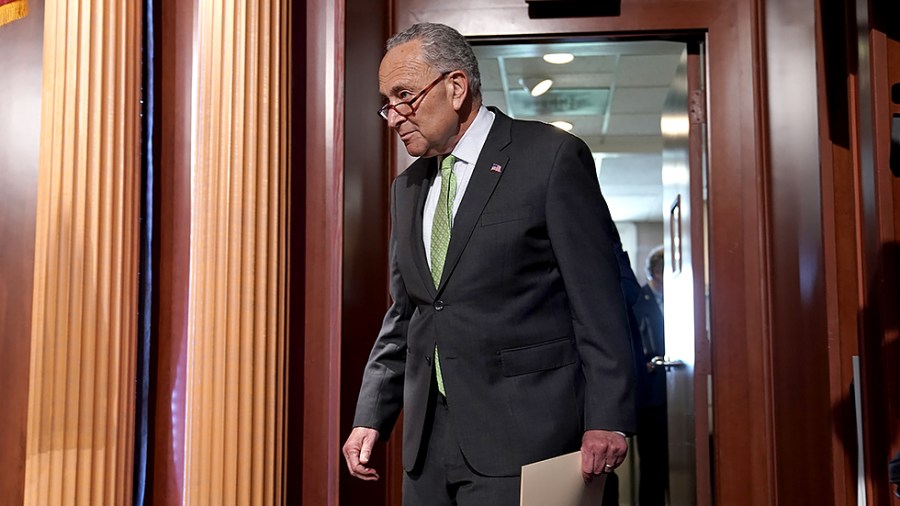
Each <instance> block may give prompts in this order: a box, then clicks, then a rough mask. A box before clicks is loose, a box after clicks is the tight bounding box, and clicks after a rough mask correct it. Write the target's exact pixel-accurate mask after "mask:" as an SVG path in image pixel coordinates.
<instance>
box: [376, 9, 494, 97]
mask: <svg viewBox="0 0 900 506" xmlns="http://www.w3.org/2000/svg"><path fill="white" fill-rule="evenodd" d="M414 40H417V41H419V42H420V43H421V44H422V57H423V59H424V60H425V63H426V64H428V65H429V66H430V67H432V68H434V69H435V70H437V71H438V72H441V73H445V72H452V71H454V70H462V71H463V72H465V73H466V77H468V78H469V91H471V92H472V96H473V97H474V98H476V99H480V98H481V74H480V73H479V72H478V59H477V58H475V52H474V51H472V46H470V45H469V43H468V41H466V38H465V37H463V36H462V34H460V33H459V32H458V31H456V30H454V29H453V28H451V27H449V26H447V25H441V24H437V23H418V24H415V25H412V26H411V27H409V28H407V29H406V30H403V31H402V32H400V33H398V34H397V35H394V36H393V37H391V38H390V39H388V41H387V45H386V48H385V51H390V50H391V49H393V48H395V47H397V46H399V45H401V44H405V43H407V42H412V41H414Z"/></svg>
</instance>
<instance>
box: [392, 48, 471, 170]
mask: <svg viewBox="0 0 900 506" xmlns="http://www.w3.org/2000/svg"><path fill="white" fill-rule="evenodd" d="M440 75H441V74H440V72H438V71H437V70H435V69H433V68H431V67H429V66H428V65H427V64H426V63H425V62H424V61H423V60H422V47H421V44H420V43H419V41H415V40H414V41H410V42H407V43H405V44H401V45H399V46H396V47H394V48H393V49H391V50H390V51H388V52H387V54H385V55H384V58H383V59H382V60H381V67H379V69H378V90H379V92H380V93H381V95H382V96H383V97H385V99H386V100H387V102H388V103H391V104H396V103H397V102H401V101H406V100H409V99H411V98H413V97H415V96H416V95H417V94H419V93H420V92H421V91H422V90H423V89H425V88H426V87H427V86H428V85H429V84H430V83H432V82H433V81H434V80H435V79H437V78H439V77H440ZM448 81H449V80H447V79H444V80H441V81H440V82H438V83H437V84H436V85H435V86H434V87H433V88H432V89H431V90H429V91H428V93H426V94H425V95H424V96H420V97H419V98H418V99H417V100H416V101H415V102H414V103H413V104H412V106H413V109H414V110H413V112H411V113H410V114H407V115H406V116H402V115H400V114H398V113H397V111H394V110H392V109H391V110H389V111H388V125H389V126H390V127H391V128H393V129H394V130H395V131H396V132H397V134H398V135H399V136H400V140H401V141H403V144H405V145H406V151H408V152H409V154H410V155H411V156H425V157H430V156H436V155H442V154H446V153H449V152H450V149H451V148H452V147H453V146H452V145H451V139H452V138H453V136H454V134H455V133H456V132H457V130H458V126H459V125H458V123H459V116H458V113H457V111H458V108H457V107H454V103H455V102H454V97H453V85H452V84H451V83H450V82H448Z"/></svg>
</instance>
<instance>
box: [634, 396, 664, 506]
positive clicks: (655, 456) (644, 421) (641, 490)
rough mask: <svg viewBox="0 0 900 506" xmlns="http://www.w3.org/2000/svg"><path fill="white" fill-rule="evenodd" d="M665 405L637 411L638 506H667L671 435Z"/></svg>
mask: <svg viewBox="0 0 900 506" xmlns="http://www.w3.org/2000/svg"><path fill="white" fill-rule="evenodd" d="M668 430H669V429H668V418H667V414H666V406H665V405H663V406H650V407H643V408H640V409H639V410H638V432H637V447H638V455H639V456H640V476H639V480H640V481H639V482H638V483H639V485H638V504H639V505H640V506H665V504H666V489H667V488H668V486H669V433H668Z"/></svg>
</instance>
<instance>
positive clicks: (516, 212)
mask: <svg viewBox="0 0 900 506" xmlns="http://www.w3.org/2000/svg"><path fill="white" fill-rule="evenodd" d="M530 217H531V206H524V207H520V208H518V209H510V210H504V211H499V212H495V213H484V214H482V215H481V226H482V227H487V226H489V225H497V224H498V223H506V222H508V221H516V220H525V219H528V218H530Z"/></svg>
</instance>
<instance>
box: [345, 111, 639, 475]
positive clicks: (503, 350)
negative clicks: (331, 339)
mask: <svg viewBox="0 0 900 506" xmlns="http://www.w3.org/2000/svg"><path fill="white" fill-rule="evenodd" d="M492 110H493V111H494V114H495V115H496V116H495V119H494V123H493V126H492V127H491V130H490V133H489V135H488V138H487V141H486V143H485V145H484V147H483V149H482V151H481V155H480V156H479V158H478V161H477V163H476V165H475V170H474V173H473V175H472V178H471V180H470V182H469V186H468V188H467V189H466V193H465V195H464V197H463V200H462V202H461V204H460V206H459V209H458V211H457V215H456V218H455V219H454V223H453V229H452V235H451V240H450V245H449V249H448V252H447V258H446V263H445V266H444V271H443V276H442V279H441V282H440V286H439V287H438V288H437V289H435V287H434V284H433V282H432V279H431V273H430V271H429V267H428V262H427V260H426V256H425V249H424V245H423V242H422V212H423V209H424V204H425V197H426V194H427V193H428V188H429V186H430V184H431V182H432V180H433V178H434V176H435V173H436V170H437V162H436V160H435V159H434V158H427V159H426V158H422V159H419V160H417V161H416V162H414V163H413V164H412V165H411V166H410V167H409V168H408V169H407V170H406V171H405V172H403V173H402V174H401V175H400V176H398V177H397V179H396V180H395V181H394V184H393V186H392V211H391V212H392V220H393V221H392V231H391V242H390V244H391V252H390V259H391V282H390V289H391V296H392V298H393V304H392V305H391V307H390V309H389V310H388V311H387V314H386V315H385V318H384V323H383V325H382V328H381V332H380V333H379V335H378V339H377V341H376V342H375V346H374V348H373V349H372V353H371V355H370V357H369V362H368V364H367V365H366V369H365V373H364V377H363V384H362V387H361V390H360V396H359V401H358V404H357V409H356V416H355V419H354V426H364V427H372V428H375V429H377V430H378V431H379V432H380V434H381V437H382V438H386V437H387V435H388V434H389V433H390V432H391V429H392V428H393V425H394V422H395V421H396V419H397V416H398V414H399V413H400V410H401V408H403V410H404V422H403V465H404V467H405V468H406V469H407V470H409V469H411V468H412V467H413V466H414V465H415V462H416V458H417V456H418V454H419V446H420V443H422V432H423V427H424V424H425V416H426V406H427V399H428V395H429V388H430V387H431V385H432V377H433V375H434V371H433V370H432V368H433V365H434V364H433V350H434V346H435V344H437V345H438V348H439V349H440V357H441V369H442V372H443V378H444V385H445V387H446V392H447V402H448V404H449V406H450V410H449V412H450V423H451V426H452V428H453V430H454V431H455V434H456V436H457V438H458V440H459V443H460V446H461V448H462V451H463V454H464V455H465V456H466V459H467V460H468V462H469V464H470V465H471V466H472V467H473V468H474V469H475V470H476V471H478V472H480V473H482V474H485V475H489V476H515V475H517V474H518V473H519V472H520V466H522V465H523V464H526V463H530V462H534V461H538V460H542V459H545V458H549V457H552V456H556V455H559V454H562V453H563V452H568V451H575V450H577V449H578V448H579V447H580V444H581V436H582V433H583V432H584V431H585V430H587V429H605V430H619V431H622V432H625V433H631V432H633V431H634V423H635V422H634V411H635V409H634V404H633V403H634V399H633V380H634V378H633V369H632V358H631V350H630V345H629V337H628V325H627V320H626V312H625V305H624V302H623V298H622V291H621V289H620V287H619V272H618V266H617V263H616V258H615V256H614V253H613V248H612V237H613V236H614V233H613V228H614V225H613V222H612V220H611V219H610V215H609V210H608V209H607V206H606V202H605V201H604V200H603V197H602V196H601V194H600V187H599V185H598V183H597V176H596V172H595V169H594V162H593V159H592V157H591V153H590V151H589V150H588V148H587V146H586V145H585V144H584V143H583V142H582V141H581V140H580V139H578V138H577V137H574V136H572V135H570V134H567V133H565V132H563V131H561V130H559V129H557V128H555V127H552V126H549V125H546V124H544V123H537V122H526V121H518V120H512V119H510V118H509V117H507V116H505V115H504V114H502V113H501V112H499V111H498V110H496V109H492ZM495 164H496V165H497V166H499V167H500V171H499V172H498V171H496V170H491V169H492V166H494V165H495Z"/></svg>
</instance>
